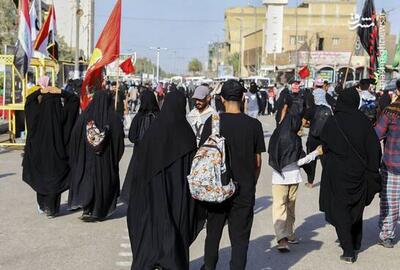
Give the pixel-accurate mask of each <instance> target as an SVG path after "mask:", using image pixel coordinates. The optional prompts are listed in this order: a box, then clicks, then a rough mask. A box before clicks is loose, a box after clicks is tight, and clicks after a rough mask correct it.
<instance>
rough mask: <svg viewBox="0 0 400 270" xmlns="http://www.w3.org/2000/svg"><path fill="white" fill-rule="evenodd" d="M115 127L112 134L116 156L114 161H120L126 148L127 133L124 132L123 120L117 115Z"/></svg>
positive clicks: (114, 154)
mask: <svg viewBox="0 0 400 270" xmlns="http://www.w3.org/2000/svg"><path fill="white" fill-rule="evenodd" d="M113 125H114V128H113V130H112V134H111V139H112V144H113V156H114V158H115V159H114V161H115V162H117V164H118V163H119V161H120V160H121V158H122V156H123V154H124V150H125V144H124V138H125V133H124V125H123V124H122V121H121V120H120V119H119V117H118V116H115V119H114V121H113Z"/></svg>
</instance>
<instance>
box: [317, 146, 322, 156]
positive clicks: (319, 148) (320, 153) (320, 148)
mask: <svg viewBox="0 0 400 270" xmlns="http://www.w3.org/2000/svg"><path fill="white" fill-rule="evenodd" d="M316 150H317V153H318V156H322V155H323V154H324V150H323V149H322V145H320V146H318V147H317V149H316Z"/></svg>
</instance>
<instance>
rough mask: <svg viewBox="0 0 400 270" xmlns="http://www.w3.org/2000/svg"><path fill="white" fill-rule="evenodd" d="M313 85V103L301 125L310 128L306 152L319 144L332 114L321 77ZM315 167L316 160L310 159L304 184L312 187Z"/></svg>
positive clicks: (310, 151) (313, 149)
mask: <svg viewBox="0 0 400 270" xmlns="http://www.w3.org/2000/svg"><path fill="white" fill-rule="evenodd" d="M315 87H316V88H315V89H314V91H313V92H312V98H313V101H314V102H313V105H312V106H311V107H310V108H308V109H307V111H306V113H305V115H304V119H303V125H304V126H306V127H309V128H310V131H309V133H308V138H307V144H306V145H307V153H308V154H310V153H312V152H313V151H315V149H317V147H318V146H319V145H321V141H320V139H319V137H320V135H321V132H322V129H323V128H324V126H325V123H326V121H327V120H328V119H329V117H331V116H332V108H331V106H330V105H329V103H328V101H327V99H326V96H327V93H326V91H327V88H326V87H324V81H322V80H321V79H318V80H316V82H315ZM316 167H317V160H314V161H312V162H311V163H310V164H309V165H308V167H307V178H308V182H307V183H306V186H307V187H309V188H313V187H314V180H315V170H316Z"/></svg>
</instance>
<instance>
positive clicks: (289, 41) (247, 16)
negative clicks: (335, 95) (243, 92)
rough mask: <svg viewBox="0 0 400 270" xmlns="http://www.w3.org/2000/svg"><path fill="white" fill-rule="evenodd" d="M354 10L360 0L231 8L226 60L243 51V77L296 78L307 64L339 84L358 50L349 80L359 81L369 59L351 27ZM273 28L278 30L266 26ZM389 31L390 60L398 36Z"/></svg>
mask: <svg viewBox="0 0 400 270" xmlns="http://www.w3.org/2000/svg"><path fill="white" fill-rule="evenodd" d="M280 9H281V11H280ZM276 10H278V13H277V14H276V13H274V12H275V11H276ZM271 11H273V12H271ZM279 11H280V12H281V13H282V18H281V21H280V19H279ZM356 12H357V1H356V0H303V1H302V2H301V3H300V4H299V5H298V6H297V7H288V6H287V1H286V0H264V6H263V7H244V8H239V7H237V8H231V9H228V10H227V11H226V12H225V41H226V44H227V45H226V48H225V57H227V56H228V55H230V54H232V53H235V52H239V53H240V56H241V57H240V62H241V70H240V72H239V73H240V76H250V75H265V74H266V73H268V72H275V71H277V72H278V73H280V74H289V77H290V76H292V77H293V76H294V74H295V73H296V71H297V70H298V68H300V67H302V66H304V65H309V66H310V67H311V68H312V71H313V73H314V75H315V76H318V73H321V76H322V75H323V76H324V77H326V78H328V77H329V76H328V75H330V80H332V81H336V80H340V79H341V78H342V77H343V73H344V72H343V68H346V69H347V66H349V59H350V54H351V52H352V51H353V48H355V47H356V48H357V47H358V49H356V50H355V52H354V56H353V57H352V61H351V62H350V68H351V70H350V74H349V75H350V77H349V78H350V79H359V78H361V77H363V76H364V74H366V71H365V69H366V67H367V65H368V56H367V55H366V53H365V51H364V50H363V48H362V47H360V44H358V39H357V33H356V31H351V30H350V29H349V21H350V20H351V15H352V14H355V13H356ZM262 16H264V17H262ZM269 20H276V21H277V22H276V23H275V24H272V23H271V21H269ZM271 25H272V26H273V27H277V29H270V28H268V26H270V27H271ZM390 30H391V29H390V24H389V23H388V24H387V25H386V33H387V35H386V44H387V45H386V47H387V50H388V55H389V57H388V58H389V59H393V55H394V53H395V46H396V36H394V35H391V34H390V33H391V31H390ZM279 32H280V33H279ZM277 34H278V35H277ZM276 35H277V36H280V37H281V38H280V42H278V43H275V45H274V46H275V48H274V49H273V50H271V44H268V42H269V41H271V40H272V39H273V38H275V37H276ZM238 40H240V41H241V42H238ZM276 44H278V46H279V47H276V46H277V45H276ZM272 51H274V53H272ZM290 74H291V75H290ZM282 80H283V81H285V80H288V78H282Z"/></svg>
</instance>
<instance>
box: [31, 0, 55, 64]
mask: <svg viewBox="0 0 400 270" xmlns="http://www.w3.org/2000/svg"><path fill="white" fill-rule="evenodd" d="M34 49H35V51H39V52H41V53H42V54H44V55H46V56H49V57H50V58H52V59H53V60H55V61H58V42H57V21H56V10H55V8H54V5H51V6H50V10H49V15H48V16H47V18H46V21H45V22H44V24H43V26H42V29H40V32H39V34H38V36H37V38H36V42H35V46H34Z"/></svg>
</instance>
